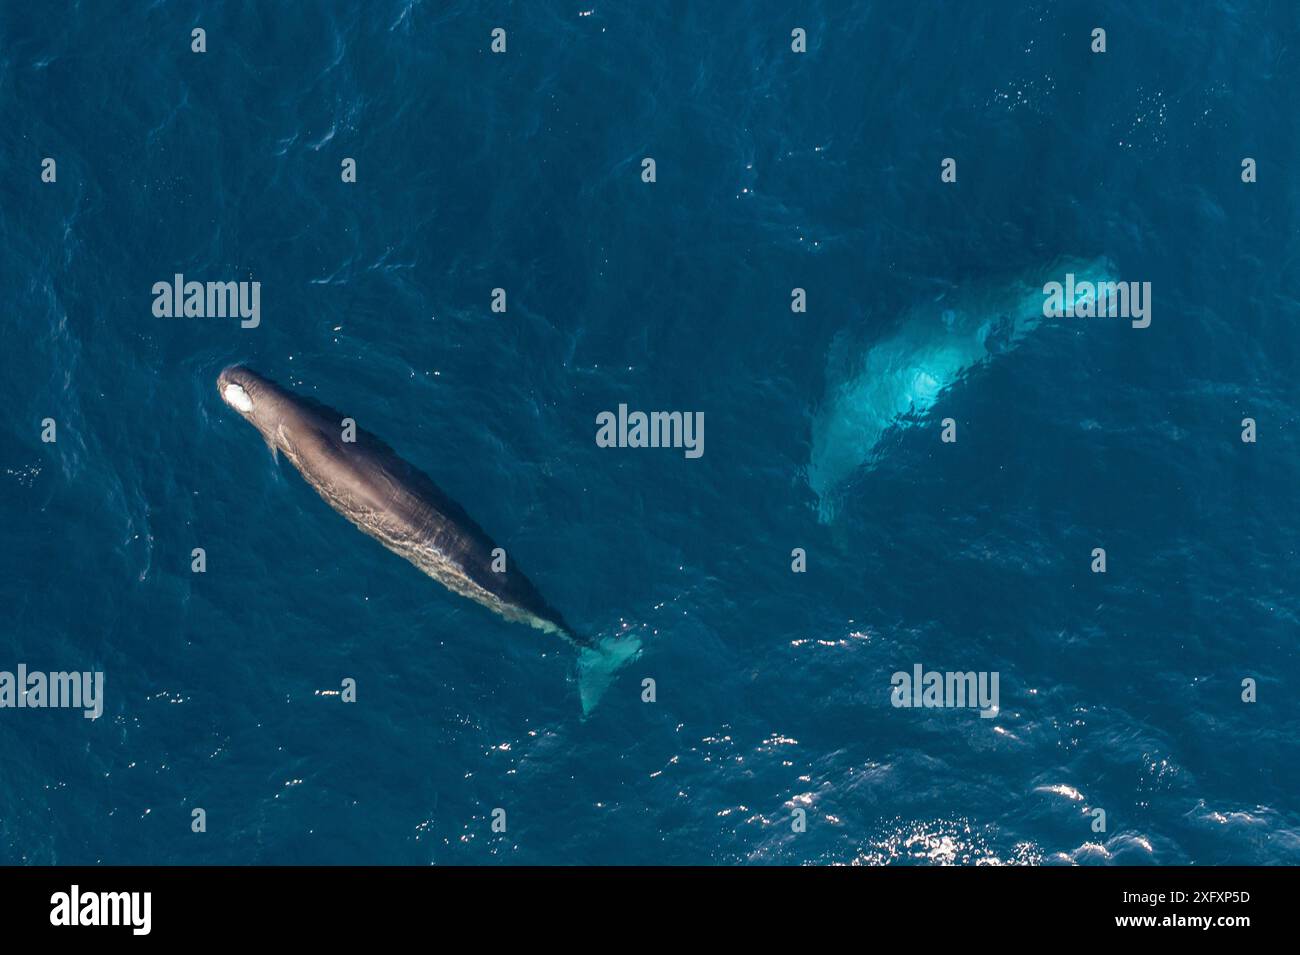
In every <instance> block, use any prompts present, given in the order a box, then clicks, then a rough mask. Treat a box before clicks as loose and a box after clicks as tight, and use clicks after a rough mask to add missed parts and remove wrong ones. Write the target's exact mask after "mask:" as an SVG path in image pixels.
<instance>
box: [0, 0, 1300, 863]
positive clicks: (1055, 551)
mask: <svg viewBox="0 0 1300 955" xmlns="http://www.w3.org/2000/svg"><path fill="white" fill-rule="evenodd" d="M1098 26H1100V27H1104V28H1105V29H1106V31H1107V50H1106V52H1105V53H1104V54H1099V53H1093V52H1091V50H1090V44H1091V33H1092V30H1093V28H1094V27H1098ZM196 27H201V28H203V29H204V30H205V31H206V45H207V48H206V52H204V53H201V54H199V53H194V52H192V51H191V30H192V29H194V28H196ZM495 27H501V28H503V29H505V30H506V34H507V50H506V52H505V53H504V54H494V53H492V51H491V48H490V47H491V42H492V37H491V33H492V30H493V28H495ZM795 28H803V29H804V30H806V31H807V38H808V41H807V42H808V49H807V52H806V53H802V54H799V53H794V52H793V51H792V50H791V31H792V30H793V29H795ZM1298 57H1300V6H1298V5H1297V4H1295V3H1293V2H1290V0H1287V2H1269V0H1221V2H1216V3H1213V4H1209V3H1207V4H1200V3H1197V4H1189V3H1176V2H1153V3H1139V4H1135V3H1128V2H1118V0H1115V2H1098V3H1072V2H1064V3H1057V2H1044V0H1037V2H1026V3H1015V4H1011V3H1001V2H990V3H973V2H972V3H956V2H948V0H942V2H940V0H924V2H921V0H918V2H912V0H879V2H856V3H849V2H844V3H836V2H811V3H807V4H793V5H792V4H789V3H782V2H778V0H746V2H736V3H712V2H697V3H687V2H654V3H651V2H644V3H628V2H620V3H608V2H605V0H575V2H573V3H568V2H559V0H529V2H518V3H509V2H492V3H477V2H453V3H441V2H439V3H435V2H416V0H399V2H393V0H375V2H366V3H356V2H340V0H307V2H303V3H288V2H283V3H281V2H262V0H239V2H226V3H215V2H211V3H209V2H157V3H152V4H148V5H146V4H112V3H98V2H87V0H83V2H48V3H44V2H43V3H40V4H29V3H21V2H18V0H6V2H4V3H3V4H2V5H0V255H2V256H3V258H2V261H3V268H2V269H0V302H3V304H4V314H3V319H0V322H2V325H0V327H3V348H2V349H0V406H2V407H3V413H0V438H2V441H0V526H3V528H4V547H3V549H2V550H0V607H3V610H4V623H3V624H2V625H0V670H7V671H12V670H14V669H15V668H16V667H17V665H18V664H20V663H23V664H26V665H27V667H29V668H30V669H33V670H45V671H57V670H102V671H103V672H104V674H105V700H104V713H103V716H102V717H101V718H100V719H98V720H88V719H84V718H83V717H82V714H81V713H80V712H78V711H75V710H55V709H44V710H41V709H10V708H6V709H0V863H32V864H65V863H66V864H71V863H118V864H149V863H168V864H208V863H258V864H262V863H266V864H270V863H289V864H299V863H303V864H318V863H328V864H333V863H362V864H371V863H403V864H480V863H486V864H500V863H517V864H540V863H544V864H625V863H626V864H665V863H666V864H679V863H704V864H715V863H717V864H734V863H752V864H802V863H817V864H829V863H858V864H866V863H923V864H944V863H983V864H997V863H1011V864H1019V863H1029V864H1040V863H1041V864H1051V863H1067V864H1068V863H1082V864H1148V863H1149V864H1170V863H1194V864H1223V863H1246V864H1278V863H1292V864H1294V863H1297V862H1300V746H1298V745H1297V739H1298V738H1300V711H1298V709H1297V702H1296V701H1297V681H1298V680H1300V660H1298V657H1297V642H1298V640H1300V598H1298V596H1297V592H1298V590H1300V574H1298V573H1297V559H1298V557H1300V480H1298V477H1300V439H1298V437H1297V435H1298V434H1300V387H1298V386H1297V383H1296V376H1297V373H1300V350H1298V348H1297V340H1298V339H1297V321H1298V319H1300V230H1298V229H1297V224H1298V223H1300V176H1298V175H1297V172H1298V171H1300V149H1298V148H1297V147H1298V145H1300V144H1298V141H1297V128H1298V125H1300V124H1298V119H1297V111H1296V90H1297V88H1300V87H1298V85H1297V80H1298V79H1300V76H1298V73H1300V71H1298V70H1297V58H1298ZM45 157H51V158H54V159H56V161H57V180H56V181H55V182H53V183H46V182H42V180H41V163H42V160H43V159H44V158H45ZM645 157H652V158H653V159H654V160H655V163H656V181H655V182H653V183H647V182H644V181H643V180H642V160H643V158H645ZM945 157H952V158H955V159H956V161H957V181H956V182H955V183H944V182H942V181H941V179H940V171H941V170H940V162H941V160H942V159H944V158H945ZM1245 157H1251V158H1254V159H1255V160H1256V162H1257V164H1258V181H1257V182H1254V183H1249V184H1248V183H1244V182H1243V181H1242V178H1241V169H1242V167H1241V163H1242V159H1243V158H1245ZM345 158H354V159H355V160H356V164H357V181H356V182H355V183H345V182H343V181H342V177H341V174H340V170H341V164H342V162H343V160H344V159H345ZM1063 256H1073V257H1080V258H1084V257H1086V258H1093V257H1100V256H1105V257H1107V259H1108V260H1109V261H1111V262H1113V263H1114V264H1115V267H1116V268H1117V269H1118V271H1119V274H1120V276H1121V277H1122V278H1123V279H1125V280H1134V281H1149V282H1150V283H1151V285H1152V289H1153V299H1152V313H1151V317H1152V321H1151V325H1150V327H1149V328H1145V329H1136V328H1133V327H1132V326H1131V325H1130V323H1129V322H1128V321H1126V320H1120V319H1074V320H1057V321H1053V320H1047V321H1044V322H1043V323H1042V325H1041V327H1039V328H1038V329H1037V330H1035V331H1034V332H1033V333H1032V334H1029V335H1026V336H1025V337H1024V339H1023V341H1022V342H1020V343H1019V345H1018V347H1016V348H1015V349H1014V350H1008V351H1007V352H1006V353H1004V354H1000V355H998V356H996V357H995V358H994V359H993V360H990V361H987V362H985V363H983V364H981V365H980V366H979V367H974V368H971V369H969V371H968V372H967V373H964V374H960V375H958V376H957V377H956V378H955V380H953V381H951V382H949V383H946V386H945V387H944V388H943V390H942V391H940V392H939V393H937V395H936V396H935V397H934V400H933V404H932V406H929V407H926V408H918V413H917V414H915V415H912V416H910V417H905V419H904V420H900V422H899V425H898V426H897V427H894V428H891V429H890V430H889V431H888V433H887V434H886V435H885V437H884V439H883V441H884V444H883V445H882V446H881V448H880V449H878V452H877V454H876V458H875V460H873V461H872V462H869V463H864V465H863V467H862V468H860V469H859V470H858V471H857V472H856V473H855V474H854V475H852V477H851V478H850V479H849V480H848V481H847V482H845V484H844V486H843V487H842V488H841V489H840V496H839V500H838V505H837V507H836V509H835V513H834V517H833V519H832V520H824V519H821V518H820V515H819V500H818V495H817V494H816V493H814V491H813V490H812V489H811V487H810V484H809V462H810V459H811V457H812V454H813V424H814V421H815V420H816V419H817V416H818V415H819V414H821V413H824V411H825V409H826V408H827V402H828V400H829V396H832V395H834V394H835V393H836V389H837V388H839V387H840V386H841V385H842V384H843V382H844V381H845V380H847V379H846V376H849V375H851V374H852V373H853V371H854V369H858V370H860V369H861V368H862V367H863V364H862V363H863V361H865V356H866V355H868V354H869V353H870V351H871V349H872V348H873V346H875V345H877V344H878V343H880V342H885V341H888V340H890V338H891V336H893V335H895V334H896V333H897V332H898V330H899V329H900V328H901V327H903V324H904V322H905V321H906V319H905V318H904V316H907V315H909V314H915V312H916V310H917V309H918V308H924V307H926V303H943V302H947V301H950V300H960V299H961V297H962V295H963V292H964V290H967V289H970V288H973V287H977V286H979V287H987V286H988V285H989V283H992V284H993V285H994V286H995V287H996V286H997V284H998V283H999V282H1002V281H1005V282H1008V283H1014V282H1015V281H1016V277H1017V276H1026V275H1036V274H1038V272H1039V270H1041V269H1043V268H1045V267H1048V266H1049V265H1050V264H1051V263H1053V262H1057V261H1060V260H1061V257H1063ZM177 273H181V274H183V275H184V276H185V277H186V278H187V279H190V280H198V281H258V282H260V283H261V285H260V288H261V313H260V319H261V320H260V325H259V326H258V327H256V328H250V329H242V328H241V327H240V325H239V322H238V320H233V319H221V318H203V319H199V318H188V319H187V318H159V317H155V315H154V314H153V312H152V304H153V294H152V292H151V288H152V287H153V285H154V283H156V282H160V281H162V282H170V281H171V280H172V277H173V275H175V274H177ZM494 288H503V289H505V290H506V292H507V296H508V298H507V302H508V306H507V311H506V312H505V313H504V314H501V313H494V312H493V311H492V310H491V298H492V290H493V289H494ZM794 288H802V289H804V290H806V293H807V303H808V307H807V311H806V312H805V313H796V312H793V311H792V310H791V290H792V289H794ZM942 307H944V308H946V307H947V306H946V305H943V306H942ZM234 362H244V363H247V364H248V365H250V366H251V367H253V368H256V369H257V370H259V371H260V372H261V373H263V374H265V375H267V376H269V377H271V378H273V379H275V380H277V381H279V382H280V383H281V384H284V385H286V386H287V387H291V388H293V389H294V390H296V391H297V392H299V393H301V394H303V395H305V396H308V397H312V398H316V399H318V400H320V401H323V402H325V403H327V404H329V405H332V406H335V407H338V408H345V409H347V410H348V412H349V413H350V414H352V415H354V416H355V418H356V419H357V420H358V421H359V422H361V423H362V426H363V427H365V428H366V429H368V430H369V431H371V432H373V433H375V434H376V435H378V436H379V437H380V438H382V439H383V440H385V441H386V442H388V443H389V444H391V445H392V446H393V447H394V448H395V449H396V450H397V451H398V453H400V454H401V455H402V456H403V457H404V458H406V459H407V460H409V461H410V462H411V463H412V464H414V465H415V466H416V467H418V468H420V469H422V470H423V471H425V472H427V473H428V474H429V475H430V476H431V477H432V478H433V479H434V480H435V481H437V482H438V484H439V485H440V486H442V487H443V488H444V489H445V490H446V491H447V492H448V493H449V494H450V495H451V496H452V497H453V498H455V499H456V500H457V501H459V502H460V503H461V504H462V505H463V506H464V507H465V508H466V510H467V511H468V512H469V513H470V514H471V515H472V516H473V517H474V518H475V519H476V520H477V521H478V522H479V523H480V524H482V525H483V527H484V528H486V529H487V531H488V532H489V533H490V534H492V536H493V537H494V538H496V539H497V540H498V541H499V542H501V543H502V544H503V546H505V547H506V548H507V549H508V551H509V553H510V555H511V559H515V560H517V561H518V562H519V566H521V567H522V568H524V569H525V570H526V572H527V574H528V576H529V577H530V578H531V579H532V580H533V582H534V583H536V584H537V586H538V587H539V589H540V590H541V592H542V593H543V594H545V596H546V598H547V599H548V600H549V601H550V603H552V604H553V605H554V606H555V607H556V608H558V609H559V610H560V611H561V612H562V613H563V614H564V616H565V617H566V618H567V619H568V620H569V622H570V623H571V624H573V626H574V627H575V628H576V629H578V630H580V631H582V632H583V633H584V634H587V635H590V636H591V637H593V638H602V637H608V636H612V635H616V634H620V633H623V634H634V635H636V636H638V637H639V638H640V640H641V641H642V645H643V649H642V652H641V655H640V657H639V658H638V659H636V660H635V661H633V662H632V663H630V664H628V665H627V666H626V667H624V668H623V669H622V670H620V671H619V673H618V674H617V675H616V678H615V680H614V682H613V685H612V686H611V688H610V689H609V691H608V692H607V693H606V695H605V697H604V699H603V700H602V701H601V703H600V705H599V706H598V707H596V709H595V710H594V711H593V712H592V713H591V714H590V716H588V717H587V718H585V719H584V718H583V717H582V711H581V707H580V706H579V701H578V687H577V680H576V676H575V661H576V654H575V652H574V650H573V648H572V647H570V646H569V645H567V644H566V643H564V642H563V641H561V640H559V639H557V638H555V637H548V636H545V635H543V634H541V633H539V632H538V631H535V630H531V629H529V628H526V627H521V626H518V625H516V624H511V623H508V622H506V621H504V620H502V619H501V618H499V617H496V616H493V615H492V614H490V613H488V612H487V611H485V610H484V609H483V608H482V607H480V606H478V605H477V604H474V603H472V602H470V601H467V600H465V599H463V598H461V597H458V596H456V595H454V594H452V593H450V592H449V591H447V590H445V589H444V588H443V587H441V586H440V585H438V584H437V583H436V582H434V581H433V580H430V579H429V578H428V577H426V576H424V575H423V574H421V573H419V572H418V571H417V570H416V569H415V568H414V567H412V566H411V565H409V564H407V563H405V562H404V561H402V560H400V559H399V558H397V557H395V556H394V555H393V554H391V553H389V552H388V551H386V550H384V549H383V548H382V547H381V546H379V544H377V543H376V542H375V541H373V540H371V539H370V538H368V537H365V536H363V535H361V534H359V533H358V532H357V530H356V529H355V528H353V527H352V526H351V525H350V524H349V523H348V522H347V521H345V520H343V519H342V518H341V517H339V516H338V515H337V514H335V513H334V512H333V511H331V510H330V508H329V507H328V506H327V505H326V504H325V503H324V502H323V501H322V500H321V499H320V498H319V497H318V496H317V495H316V494H315V492H313V491H312V489H311V488H310V487H309V486H308V485H307V484H306V483H305V482H304V481H303V480H302V479H301V478H300V476H299V475H298V474H297V473H296V472H295V471H294V470H293V468H292V467H291V466H290V465H289V464H288V463H287V462H286V461H285V460H284V459H283V456H281V457H280V458H279V459H277V458H275V457H273V456H272V455H271V453H270V452H269V451H268V449H267V448H266V447H265V445H264V444H263V443H262V441H261V439H260V438H259V437H258V435H257V434H256V433H255V432H254V431H253V430H252V429H251V428H249V427H248V425H247V424H246V423H245V422H244V421H242V420H240V418H239V416H238V415H236V414H235V413H234V412H233V411H232V410H231V409H230V408H228V407H227V406H226V405H224V404H223V403H222V401H221V400H220V397H219V396H218V394H217V390H216V387H215V383H216V377H217V375H218V373H219V372H220V371H221V370H222V368H224V367H226V366H227V365H229V364H231V363H234ZM620 403H625V404H627V405H628V406H629V407H630V408H631V409H635V410H642V411H651V410H679V411H702V412H703V413H704V416H705V421H706V428H705V453H704V454H703V456H702V457H700V458H698V459H689V458H687V457H686V456H685V455H684V454H683V453H682V452H681V451H680V450H676V449H631V448H623V449H619V448H601V447H598V446H597V444H596V442H595V440H594V436H595V432H596V425H595V421H596V416H597V415H598V414H599V413H600V412H602V411H613V410H616V409H617V407H618V405H619V404H620ZM1248 417H1249V418H1253V419H1255V421H1256V423H1257V429H1258V440H1257V441H1256V442H1255V443H1247V442H1243V441H1242V440H1241V434H1242V419H1244V418H1248ZM46 418H53V419H54V420H55V422H56V424H57V441H55V442H54V443H43V442H42V440H41V432H42V421H43V420H44V419H46ZM945 418H952V419H953V420H954V421H955V422H956V423H957V427H958V440H957V441H956V443H953V444H945V443H943V442H941V441H940V438H939V433H940V422H941V421H942V420H943V419H945ZM196 547H201V548H203V549H204V551H205V553H206V561H207V568H206V572H205V573H202V574H197V573H192V572H191V553H192V551H193V549H194V548H196ZM1097 547H1101V548H1104V549H1105V551H1106V555H1107V562H1108V565H1107V572H1106V573H1105V574H1099V573H1093V572H1092V571H1091V565H1092V561H1093V558H1092V552H1093V549H1094V548H1097ZM795 548H803V549H804V550H805V551H806V554H807V572H806V573H802V574H798V573H792V571H791V562H792V557H791V552H792V550H793V549H795ZM917 664H920V665H922V666H923V667H925V668H926V669H929V670H939V671H950V670H951V671H988V672H997V673H998V674H999V675H1000V694H1001V698H1000V703H1001V709H1000V712H999V713H998V715H997V716H996V717H995V718H991V719H986V718H981V716H980V715H979V713H978V712H976V711H974V710H972V709H969V708H964V709H963V708H943V709H909V708H899V707H895V706H894V705H892V703H891V692H892V686H891V676H892V674H894V673H895V672H896V671H905V672H909V673H910V672H911V671H912V668H913V667H914V666H915V665H917ZM346 679H352V680H355V681H356V687H357V700H356V702H355V703H345V702H343V701H342V699H341V698H340V697H339V696H338V695H337V694H338V692H339V690H340V688H341V686H342V684H343V681H344V680H346ZM647 679H652V680H654V681H655V682H654V693H655V700H654V702H643V692H644V691H643V685H644V684H643V681H644V680H647ZM1246 679H1252V680H1254V681H1256V686H1257V694H1258V695H1257V701H1256V702H1253V703H1247V702H1243V699H1242V694H1243V688H1242V681H1243V680H1246ZM196 808H202V809H203V810H205V812H206V823H207V831H206V832H202V833H196V832H192V831H191V822H192V812H193V810H194V809H196ZM496 809H503V810H505V818H506V821H507V825H506V831H505V832H494V831H493V827H492V821H493V815H494V810H496ZM799 809H802V810H804V814H805V817H806V823H807V825H806V831H802V832H799V831H795V830H796V828H797V827H796V826H795V825H794V824H793V820H794V819H795V818H796V816H797V813H796V810H799ZM1098 809H1100V810H1103V811H1104V813H1105V830H1104V831H1097V830H1096V828H1095V822H1096V819H1097V816H1096V810H1098Z"/></svg>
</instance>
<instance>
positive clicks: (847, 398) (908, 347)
mask: <svg viewBox="0 0 1300 955" xmlns="http://www.w3.org/2000/svg"><path fill="white" fill-rule="evenodd" d="M1067 273H1073V274H1074V275H1075V277H1076V279H1077V280H1078V281H1079V282H1080V283H1082V282H1084V281H1085V280H1086V281H1087V282H1090V283H1092V284H1093V286H1094V287H1096V286H1097V285H1098V284H1099V283H1107V282H1114V281H1115V280H1116V275H1115V269H1114V267H1113V266H1112V264H1111V263H1110V262H1109V260H1107V259H1105V258H1098V259H1093V260H1091V261H1086V260H1080V259H1062V260H1060V261H1059V262H1057V263H1055V264H1053V265H1051V266H1049V267H1046V268H1041V269H1037V270H1035V271H1033V272H1032V273H1031V274H1029V275H1023V276H1021V277H1019V278H1016V279H1012V280H1008V281H1004V282H999V283H992V284H983V285H976V286H974V287H972V288H969V289H963V290H959V291H956V292H953V293H949V294H945V295H942V296H939V297H938V298H936V299H934V300H933V301H930V302H927V303H925V304H924V305H920V306H917V307H916V308H913V309H912V310H910V311H909V312H908V313H907V314H906V315H905V316H904V317H903V319H902V321H901V322H900V324H899V326H898V328H897V330H896V331H894V332H893V333H892V334H890V335H889V336H887V337H886V338H884V339H882V340H881V341H878V342H876V343H875V344H873V345H872V346H871V347H870V348H869V349H866V350H865V352H862V351H858V352H856V353H853V352H852V350H853V348H854V346H853V343H852V341H851V340H850V339H848V338H847V337H845V336H841V337H840V338H838V339H837V340H836V343H835V345H833V346H832V355H831V362H830V363H829V364H830V365H832V366H834V367H833V368H829V369H828V374H827V384H826V395H825V397H824V399H823V401H822V403H821V406H820V408H819V409H818V411H817V413H816V415H815V417H814V419H813V426H812V453H811V457H810V460H809V462H808V472H807V477H808V485H809V487H811V488H812V490H813V492H814V493H815V494H816V495H817V498H818V519H819V520H820V521H821V522H822V523H829V522H830V521H831V519H832V518H833V517H834V515H835V511H836V508H837V506H838V502H839V495H840V491H841V489H842V486H843V485H844V483H845V482H846V481H847V480H848V479H849V478H850V477H851V476H852V475H853V474H855V473H856V472H857V471H858V469H859V468H862V467H863V466H866V467H867V468H871V467H873V466H874V465H875V464H876V462H877V460H878V456H879V454H880V451H881V439H882V438H884V436H885V434H886V432H888V431H889V430H890V429H891V428H894V427H900V426H906V425H907V423H908V422H909V421H914V420H915V419H916V418H917V417H919V416H921V415H924V414H925V413H926V412H927V411H929V410H930V409H931V408H932V407H933V406H934V403H935V402H936V401H937V400H938V398H939V396H940V395H941V394H942V393H943V392H944V390H945V389H947V388H948V387H950V386H951V385H952V384H954V383H955V382H956V381H958V380H959V379H960V377H961V376H962V375H963V374H965V373H966V372H967V371H969V370H970V369H973V368H976V367H978V366H980V365H983V364H984V363H986V362H988V361H990V360H991V359H992V358H993V357H995V356H997V355H1000V354H1004V353H1006V352H1009V351H1010V350H1012V349H1013V348H1015V347H1016V346H1017V345H1019V344H1020V343H1021V341H1023V340H1024V338H1025V336H1027V335H1028V334H1029V333H1030V332H1032V331H1033V330H1034V329H1035V328H1037V327H1038V326H1039V324H1040V323H1041V322H1042V321H1043V307H1044V303H1045V301H1046V295H1045V293H1044V290H1043V286H1044V285H1045V284H1046V283H1048V282H1052V281H1057V282H1060V281H1063V280H1064V278H1065V276H1066V274H1067ZM1080 287H1081V288H1082V287H1083V286H1082V285H1081V286H1080ZM842 350H847V351H849V352H850V354H847V355H845V354H839V352H840V351H842Z"/></svg>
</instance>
